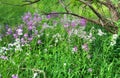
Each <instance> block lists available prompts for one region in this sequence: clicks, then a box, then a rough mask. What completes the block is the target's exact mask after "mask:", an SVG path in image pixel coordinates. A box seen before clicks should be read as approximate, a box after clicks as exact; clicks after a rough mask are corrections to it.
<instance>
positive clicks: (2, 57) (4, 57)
mask: <svg viewBox="0 0 120 78" xmlns="http://www.w3.org/2000/svg"><path fill="white" fill-rule="evenodd" d="M0 58H1V59H3V60H8V58H7V56H0Z"/></svg>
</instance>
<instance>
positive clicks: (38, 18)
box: [33, 14, 42, 22]
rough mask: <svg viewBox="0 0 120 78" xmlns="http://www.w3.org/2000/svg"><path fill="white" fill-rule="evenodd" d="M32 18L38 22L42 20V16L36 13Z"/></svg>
mask: <svg viewBox="0 0 120 78" xmlns="http://www.w3.org/2000/svg"><path fill="white" fill-rule="evenodd" d="M33 20H34V21H35V22H39V21H41V20H42V18H41V17H40V16H39V15H38V14H34V18H33Z"/></svg>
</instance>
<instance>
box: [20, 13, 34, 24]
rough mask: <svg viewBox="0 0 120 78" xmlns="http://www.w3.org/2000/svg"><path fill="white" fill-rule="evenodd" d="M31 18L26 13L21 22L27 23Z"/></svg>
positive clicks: (29, 14)
mask: <svg viewBox="0 0 120 78" xmlns="http://www.w3.org/2000/svg"><path fill="white" fill-rule="evenodd" d="M31 17H32V15H31V13H30V12H28V13H26V14H25V15H24V16H23V17H22V18H23V21H25V22H27V21H28V20H29V19H30V18H31Z"/></svg>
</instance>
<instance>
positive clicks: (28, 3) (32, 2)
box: [1, 0, 40, 6]
mask: <svg viewBox="0 0 120 78" xmlns="http://www.w3.org/2000/svg"><path fill="white" fill-rule="evenodd" d="M39 1H40V0H35V1H27V3H25V4H21V5H19V4H11V3H7V2H1V3H2V4H6V5H11V6H26V5H31V4H34V3H37V2H39Z"/></svg>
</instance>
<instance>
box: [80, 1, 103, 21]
mask: <svg viewBox="0 0 120 78" xmlns="http://www.w3.org/2000/svg"><path fill="white" fill-rule="evenodd" d="M79 1H80V2H82V3H84V4H85V5H87V6H89V8H90V9H91V10H92V11H93V12H94V13H95V14H96V16H97V17H98V18H99V19H101V20H102V21H103V17H102V15H101V14H100V13H99V12H98V11H97V10H95V9H94V7H93V6H92V5H91V4H89V3H88V2H86V1H84V0H79Z"/></svg>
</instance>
